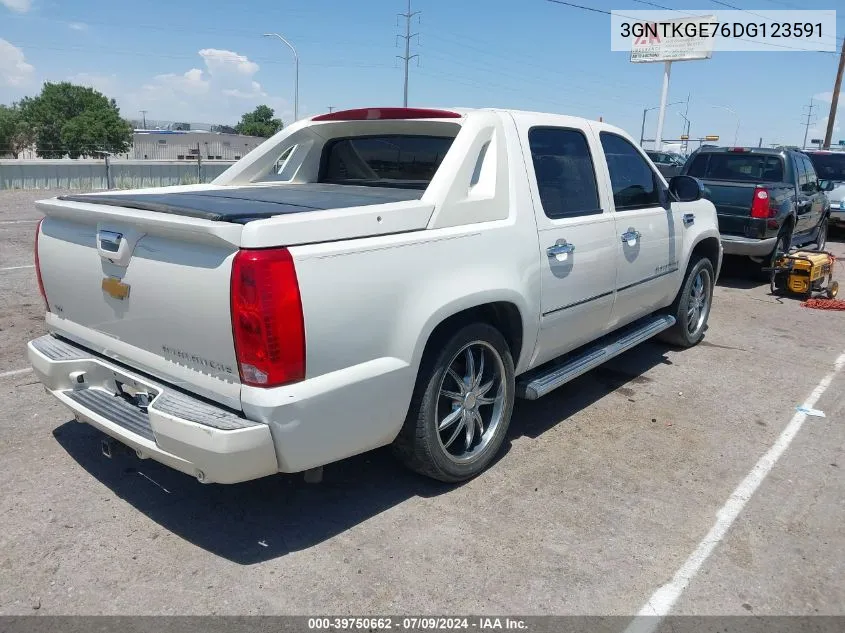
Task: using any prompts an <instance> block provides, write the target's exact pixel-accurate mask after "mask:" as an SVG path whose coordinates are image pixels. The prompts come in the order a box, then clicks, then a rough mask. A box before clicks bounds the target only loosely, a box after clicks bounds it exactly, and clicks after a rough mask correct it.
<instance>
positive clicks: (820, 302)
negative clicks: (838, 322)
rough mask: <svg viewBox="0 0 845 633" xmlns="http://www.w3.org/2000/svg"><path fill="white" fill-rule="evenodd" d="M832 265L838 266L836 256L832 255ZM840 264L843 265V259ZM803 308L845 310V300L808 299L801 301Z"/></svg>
mask: <svg viewBox="0 0 845 633" xmlns="http://www.w3.org/2000/svg"><path fill="white" fill-rule="evenodd" d="M830 258H831V260H833V261H832V262H831V265H832V266H833V267H834V268H835V267H836V258H835V257H834V256H833V255H831V256H830ZM839 265H840V266H841V265H842V261H841V260H840V261H839ZM801 307H802V308H813V309H814V310H845V300H843V299H807V300H806V301H804V302H802V303H801Z"/></svg>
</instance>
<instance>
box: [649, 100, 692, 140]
mask: <svg viewBox="0 0 845 633" xmlns="http://www.w3.org/2000/svg"><path fill="white" fill-rule="evenodd" d="M679 103H686V101H673V102H672V103H667V104H666V107H667V108H668V107H669V106H673V105H678V104H679ZM659 109H660V106H654V107H653V108H645V109H644V110H643V126H642V128H641V129H640V147H642V146H643V140H644V139H645V115H646V113H648V111H649V110H659ZM656 144H657V141H655V145H656ZM654 149H660V148H659V147H655V148H654Z"/></svg>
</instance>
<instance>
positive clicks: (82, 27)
mask: <svg viewBox="0 0 845 633" xmlns="http://www.w3.org/2000/svg"><path fill="white" fill-rule="evenodd" d="M67 27H68V28H69V29H70V30H71V31H87V30H88V25H87V24H85V23H84V22H69V23H68V25H67Z"/></svg>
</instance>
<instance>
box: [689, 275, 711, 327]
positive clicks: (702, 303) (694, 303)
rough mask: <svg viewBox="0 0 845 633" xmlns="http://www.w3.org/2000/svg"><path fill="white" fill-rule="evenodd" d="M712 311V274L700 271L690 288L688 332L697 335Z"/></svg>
mask: <svg viewBox="0 0 845 633" xmlns="http://www.w3.org/2000/svg"><path fill="white" fill-rule="evenodd" d="M709 309H710V274H709V273H708V272H707V271H706V270H703V269H702V270H699V271H698V273H697V274H696V275H695V278H694V279H693V281H692V285H691V286H690V296H689V303H688V306H687V331H688V332H689V333H690V334H693V335H694V334H696V333H697V332H698V331H699V330H700V329H701V328H702V327H704V323H705V322H706V321H707V313H708V311H709Z"/></svg>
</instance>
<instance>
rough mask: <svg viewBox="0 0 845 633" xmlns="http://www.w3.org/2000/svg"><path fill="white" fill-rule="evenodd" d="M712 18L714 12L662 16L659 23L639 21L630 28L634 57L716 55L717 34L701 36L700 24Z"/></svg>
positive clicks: (643, 60)
mask: <svg viewBox="0 0 845 633" xmlns="http://www.w3.org/2000/svg"><path fill="white" fill-rule="evenodd" d="M713 21H714V17H713V16H700V17H689V18H680V19H677V20H663V21H661V22H660V23H657V22H637V23H635V24H633V25H632V26H631V28H630V33H631V35H630V38H631V39H630V42H631V61H632V62H634V63H647V62H681V61H688V60H693V59H710V58H711V57H712V56H713V39H714V38H713V37H701V35H700V33H701V31H702V29H701V27H700V25H701V24H702V23H712V22H713ZM688 35H691V37H689V36H688Z"/></svg>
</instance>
